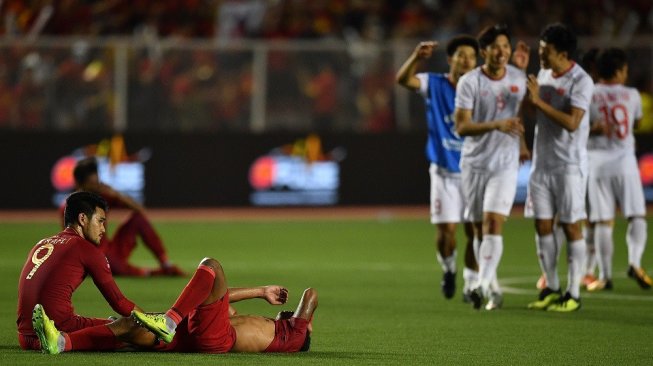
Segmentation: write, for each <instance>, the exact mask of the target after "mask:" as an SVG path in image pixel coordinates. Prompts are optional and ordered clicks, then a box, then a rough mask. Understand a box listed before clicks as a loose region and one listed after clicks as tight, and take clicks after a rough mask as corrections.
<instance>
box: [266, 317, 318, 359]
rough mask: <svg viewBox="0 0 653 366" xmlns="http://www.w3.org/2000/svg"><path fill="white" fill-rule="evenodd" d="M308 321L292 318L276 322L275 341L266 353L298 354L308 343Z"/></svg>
mask: <svg viewBox="0 0 653 366" xmlns="http://www.w3.org/2000/svg"><path fill="white" fill-rule="evenodd" d="M307 328H308V320H306V319H302V318H290V319H282V320H275V321H274V339H273V340H272V343H270V345H269V346H268V348H266V349H265V351H264V352H297V351H299V350H300V349H301V348H302V346H303V345H304V342H305V341H306V330H307Z"/></svg>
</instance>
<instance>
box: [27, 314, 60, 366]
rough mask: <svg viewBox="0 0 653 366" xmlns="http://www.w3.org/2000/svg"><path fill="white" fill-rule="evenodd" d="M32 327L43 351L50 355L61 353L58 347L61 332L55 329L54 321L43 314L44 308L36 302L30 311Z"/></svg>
mask: <svg viewBox="0 0 653 366" xmlns="http://www.w3.org/2000/svg"><path fill="white" fill-rule="evenodd" d="M32 327H33V328H34V331H35V332H36V335H37V336H38V337H39V341H40V342H41V350H42V351H43V353H49V354H51V355H56V354H59V353H61V349H60V348H59V338H60V337H61V332H59V330H57V327H55V325H54V322H53V321H52V320H50V318H48V316H47V314H45V310H44V309H43V306H42V305H41V304H36V306H34V310H33V311H32ZM61 338H63V337H61Z"/></svg>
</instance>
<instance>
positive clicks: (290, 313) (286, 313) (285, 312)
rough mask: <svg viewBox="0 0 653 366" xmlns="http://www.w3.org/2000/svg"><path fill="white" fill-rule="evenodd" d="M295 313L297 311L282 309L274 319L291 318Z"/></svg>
mask: <svg viewBox="0 0 653 366" xmlns="http://www.w3.org/2000/svg"><path fill="white" fill-rule="evenodd" d="M293 315H295V312H294V311H292V310H281V311H280V312H279V314H277V317H276V318H274V320H283V319H290V318H292V316H293Z"/></svg>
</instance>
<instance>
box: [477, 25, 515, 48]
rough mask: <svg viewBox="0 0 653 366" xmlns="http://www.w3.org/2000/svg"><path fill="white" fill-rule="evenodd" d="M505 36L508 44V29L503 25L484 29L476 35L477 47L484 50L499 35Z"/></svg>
mask: <svg viewBox="0 0 653 366" xmlns="http://www.w3.org/2000/svg"><path fill="white" fill-rule="evenodd" d="M502 34H503V35H504V36H506V38H508V42H510V33H508V27H507V26H506V25H505V24H497V25H493V26H489V27H486V28H485V29H483V30H482V31H481V33H479V34H478V37H477V39H478V45H479V47H480V48H485V47H487V46H489V45H490V44H492V42H494V41H495V40H496V39H497V37H499V36H500V35H502Z"/></svg>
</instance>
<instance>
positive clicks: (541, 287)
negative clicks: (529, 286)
mask: <svg viewBox="0 0 653 366" xmlns="http://www.w3.org/2000/svg"><path fill="white" fill-rule="evenodd" d="M535 287H536V288H537V289H538V290H544V289H545V288H546V276H545V275H544V274H542V275H540V278H538V279H537V282H536V283H535Z"/></svg>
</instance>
